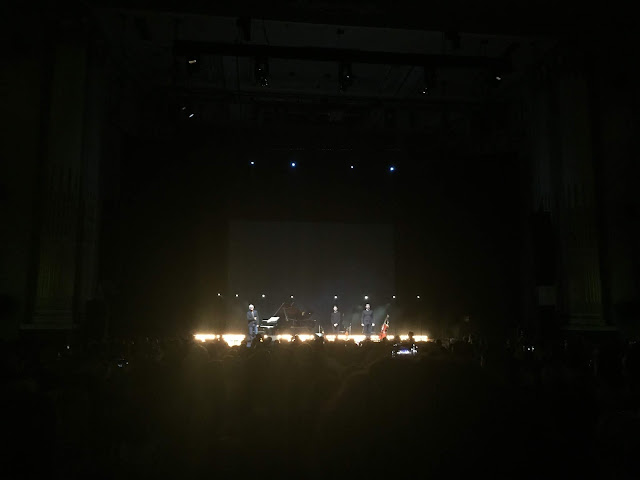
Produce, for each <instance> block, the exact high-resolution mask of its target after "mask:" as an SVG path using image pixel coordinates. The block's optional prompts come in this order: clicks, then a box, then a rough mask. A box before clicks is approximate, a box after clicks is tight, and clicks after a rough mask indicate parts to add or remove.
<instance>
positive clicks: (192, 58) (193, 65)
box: [187, 55, 200, 75]
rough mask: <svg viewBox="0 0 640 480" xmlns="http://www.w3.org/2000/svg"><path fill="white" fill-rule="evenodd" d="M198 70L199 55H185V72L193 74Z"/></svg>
mask: <svg viewBox="0 0 640 480" xmlns="http://www.w3.org/2000/svg"><path fill="white" fill-rule="evenodd" d="M199 70H200V57H199V56H198V55H189V56H187V74H188V75H193V74H195V73H197V72H198V71H199Z"/></svg>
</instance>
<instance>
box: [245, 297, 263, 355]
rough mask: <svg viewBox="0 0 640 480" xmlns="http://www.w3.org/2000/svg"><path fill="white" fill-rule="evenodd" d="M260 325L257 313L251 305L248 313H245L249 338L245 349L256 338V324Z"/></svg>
mask: <svg viewBox="0 0 640 480" xmlns="http://www.w3.org/2000/svg"><path fill="white" fill-rule="evenodd" d="M259 323H260V316H259V315H258V311H257V310H256V309H255V308H254V306H253V305H249V311H248V312H247V326H248V327H249V338H248V339H247V347H250V346H251V342H252V341H253V339H254V338H256V337H257V336H258V324H259Z"/></svg>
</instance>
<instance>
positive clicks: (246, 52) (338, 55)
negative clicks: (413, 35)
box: [174, 40, 511, 72]
mask: <svg viewBox="0 0 640 480" xmlns="http://www.w3.org/2000/svg"><path fill="white" fill-rule="evenodd" d="M174 53H175V54H177V55H181V56H189V55H197V54H213V55H227V56H232V57H236V56H237V57H266V58H286V59H297V60H315V61H325V62H351V63H366V64H378V65H405V66H418V67H421V66H430V67H446V68H486V69H497V70H500V71H503V72H508V71H510V70H511V61H510V59H509V58H508V57H482V56H475V57H472V56H461V55H432V54H417V53H398V52H375V51H369V50H351V49H343V48H321V47H282V46H274V45H254V44H232V43H213V42H195V41H184V40H181V41H176V43H175V45H174Z"/></svg>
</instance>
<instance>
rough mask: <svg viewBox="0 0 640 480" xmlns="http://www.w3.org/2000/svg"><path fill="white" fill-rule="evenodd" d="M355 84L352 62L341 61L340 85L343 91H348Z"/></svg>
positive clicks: (339, 67)
mask: <svg viewBox="0 0 640 480" xmlns="http://www.w3.org/2000/svg"><path fill="white" fill-rule="evenodd" d="M351 85H353V73H352V72H351V64H350V63H344V62H343V63H340V64H339V66H338V86H339V87H340V91H341V92H345V91H347V89H348V88H349V87H350V86H351Z"/></svg>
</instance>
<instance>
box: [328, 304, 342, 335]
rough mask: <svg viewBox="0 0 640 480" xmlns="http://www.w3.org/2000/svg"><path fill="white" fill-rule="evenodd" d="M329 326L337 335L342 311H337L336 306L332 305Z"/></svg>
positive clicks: (340, 324) (340, 325)
mask: <svg viewBox="0 0 640 480" xmlns="http://www.w3.org/2000/svg"><path fill="white" fill-rule="evenodd" d="M331 326H332V327H333V333H335V334H336V335H338V334H339V333H340V329H341V328H342V313H340V312H339V311H338V306H337V305H334V306H333V312H331Z"/></svg>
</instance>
